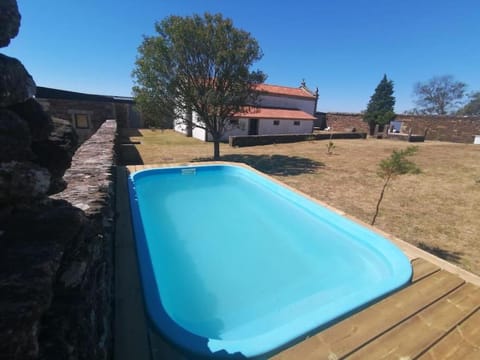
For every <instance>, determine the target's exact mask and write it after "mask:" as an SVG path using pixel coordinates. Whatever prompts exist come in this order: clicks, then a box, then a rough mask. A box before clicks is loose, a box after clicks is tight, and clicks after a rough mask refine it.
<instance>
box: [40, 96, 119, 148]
mask: <svg viewBox="0 0 480 360" xmlns="http://www.w3.org/2000/svg"><path fill="white" fill-rule="evenodd" d="M39 101H40V103H41V104H42V105H43V107H44V108H45V110H46V111H47V112H48V113H49V114H50V115H51V116H53V117H57V118H60V119H65V120H69V121H71V122H73V114H74V113H75V112H88V113H89V114H90V122H91V127H90V128H88V129H76V130H77V133H78V135H79V140H80V143H83V142H84V141H85V140H86V139H88V138H89V137H90V136H91V135H92V134H94V133H95V131H97V130H98V128H99V127H100V125H101V124H102V123H103V122H104V121H105V120H106V119H113V118H116V115H115V109H114V106H115V105H114V104H113V103H109V102H100V101H99V102H95V101H79V100H64V99H39ZM122 121H123V120H122ZM73 125H74V126H75V124H73Z"/></svg>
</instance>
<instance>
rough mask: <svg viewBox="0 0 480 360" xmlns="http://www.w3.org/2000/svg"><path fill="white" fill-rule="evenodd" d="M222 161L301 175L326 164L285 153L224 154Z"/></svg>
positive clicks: (208, 159) (273, 172) (279, 173)
mask: <svg viewBox="0 0 480 360" xmlns="http://www.w3.org/2000/svg"><path fill="white" fill-rule="evenodd" d="M211 160H212V158H197V159H193V161H211ZM220 160H221V161H231V162H239V163H244V164H247V165H249V166H251V167H253V168H254V169H256V170H258V171H261V172H264V173H266V174H268V175H283V176H289V175H300V174H309V173H314V172H315V170H317V169H319V168H321V167H323V166H325V165H324V164H323V163H322V162H320V161H315V160H311V159H308V158H303V157H299V156H285V155H248V154H232V155H223V156H221V157H220Z"/></svg>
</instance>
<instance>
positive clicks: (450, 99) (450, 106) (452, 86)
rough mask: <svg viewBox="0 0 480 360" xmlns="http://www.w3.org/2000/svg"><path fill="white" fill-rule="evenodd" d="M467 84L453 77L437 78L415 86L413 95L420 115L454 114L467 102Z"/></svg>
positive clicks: (416, 110) (415, 110)
mask: <svg viewBox="0 0 480 360" xmlns="http://www.w3.org/2000/svg"><path fill="white" fill-rule="evenodd" d="M466 88H467V84H465V83H463V82H461V81H456V80H455V79H454V77H453V76H451V75H444V76H435V77H433V78H432V79H430V80H428V81H427V82H424V83H422V82H418V83H416V84H415V86H414V89H413V94H414V96H415V97H416V99H415V103H416V105H417V106H418V108H416V109H414V110H413V112H415V113H420V114H432V115H447V114H449V113H454V112H455V111H456V109H458V107H459V106H461V105H462V104H463V102H464V100H465V95H466Z"/></svg>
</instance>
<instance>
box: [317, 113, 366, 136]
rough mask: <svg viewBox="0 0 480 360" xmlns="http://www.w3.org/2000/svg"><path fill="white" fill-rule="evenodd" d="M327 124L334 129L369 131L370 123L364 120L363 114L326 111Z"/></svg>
mask: <svg viewBox="0 0 480 360" xmlns="http://www.w3.org/2000/svg"><path fill="white" fill-rule="evenodd" d="M326 120H327V126H328V127H330V129H331V130H333V131H351V129H352V128H355V129H356V131H359V132H365V133H367V134H368V133H369V132H370V129H369V128H368V124H367V123H366V122H364V121H363V120H362V115H361V114H350V113H326Z"/></svg>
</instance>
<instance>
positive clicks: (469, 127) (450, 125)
mask: <svg viewBox="0 0 480 360" xmlns="http://www.w3.org/2000/svg"><path fill="white" fill-rule="evenodd" d="M325 118H326V121H327V126H329V127H330V128H331V129H332V130H333V131H347V130H348V129H351V128H353V127H354V128H356V130H357V131H360V132H367V133H368V132H369V129H368V125H367V123H365V122H364V121H363V120H362V114H350V113H326V114H325ZM396 119H397V120H398V121H401V122H402V132H403V133H408V132H409V131H410V130H412V133H413V134H420V135H423V134H424V132H425V130H427V129H428V131H427V137H426V139H427V140H440V141H451V142H458V143H473V138H474V135H480V117H479V116H471V117H460V116H418V115H397V117H396Z"/></svg>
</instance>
